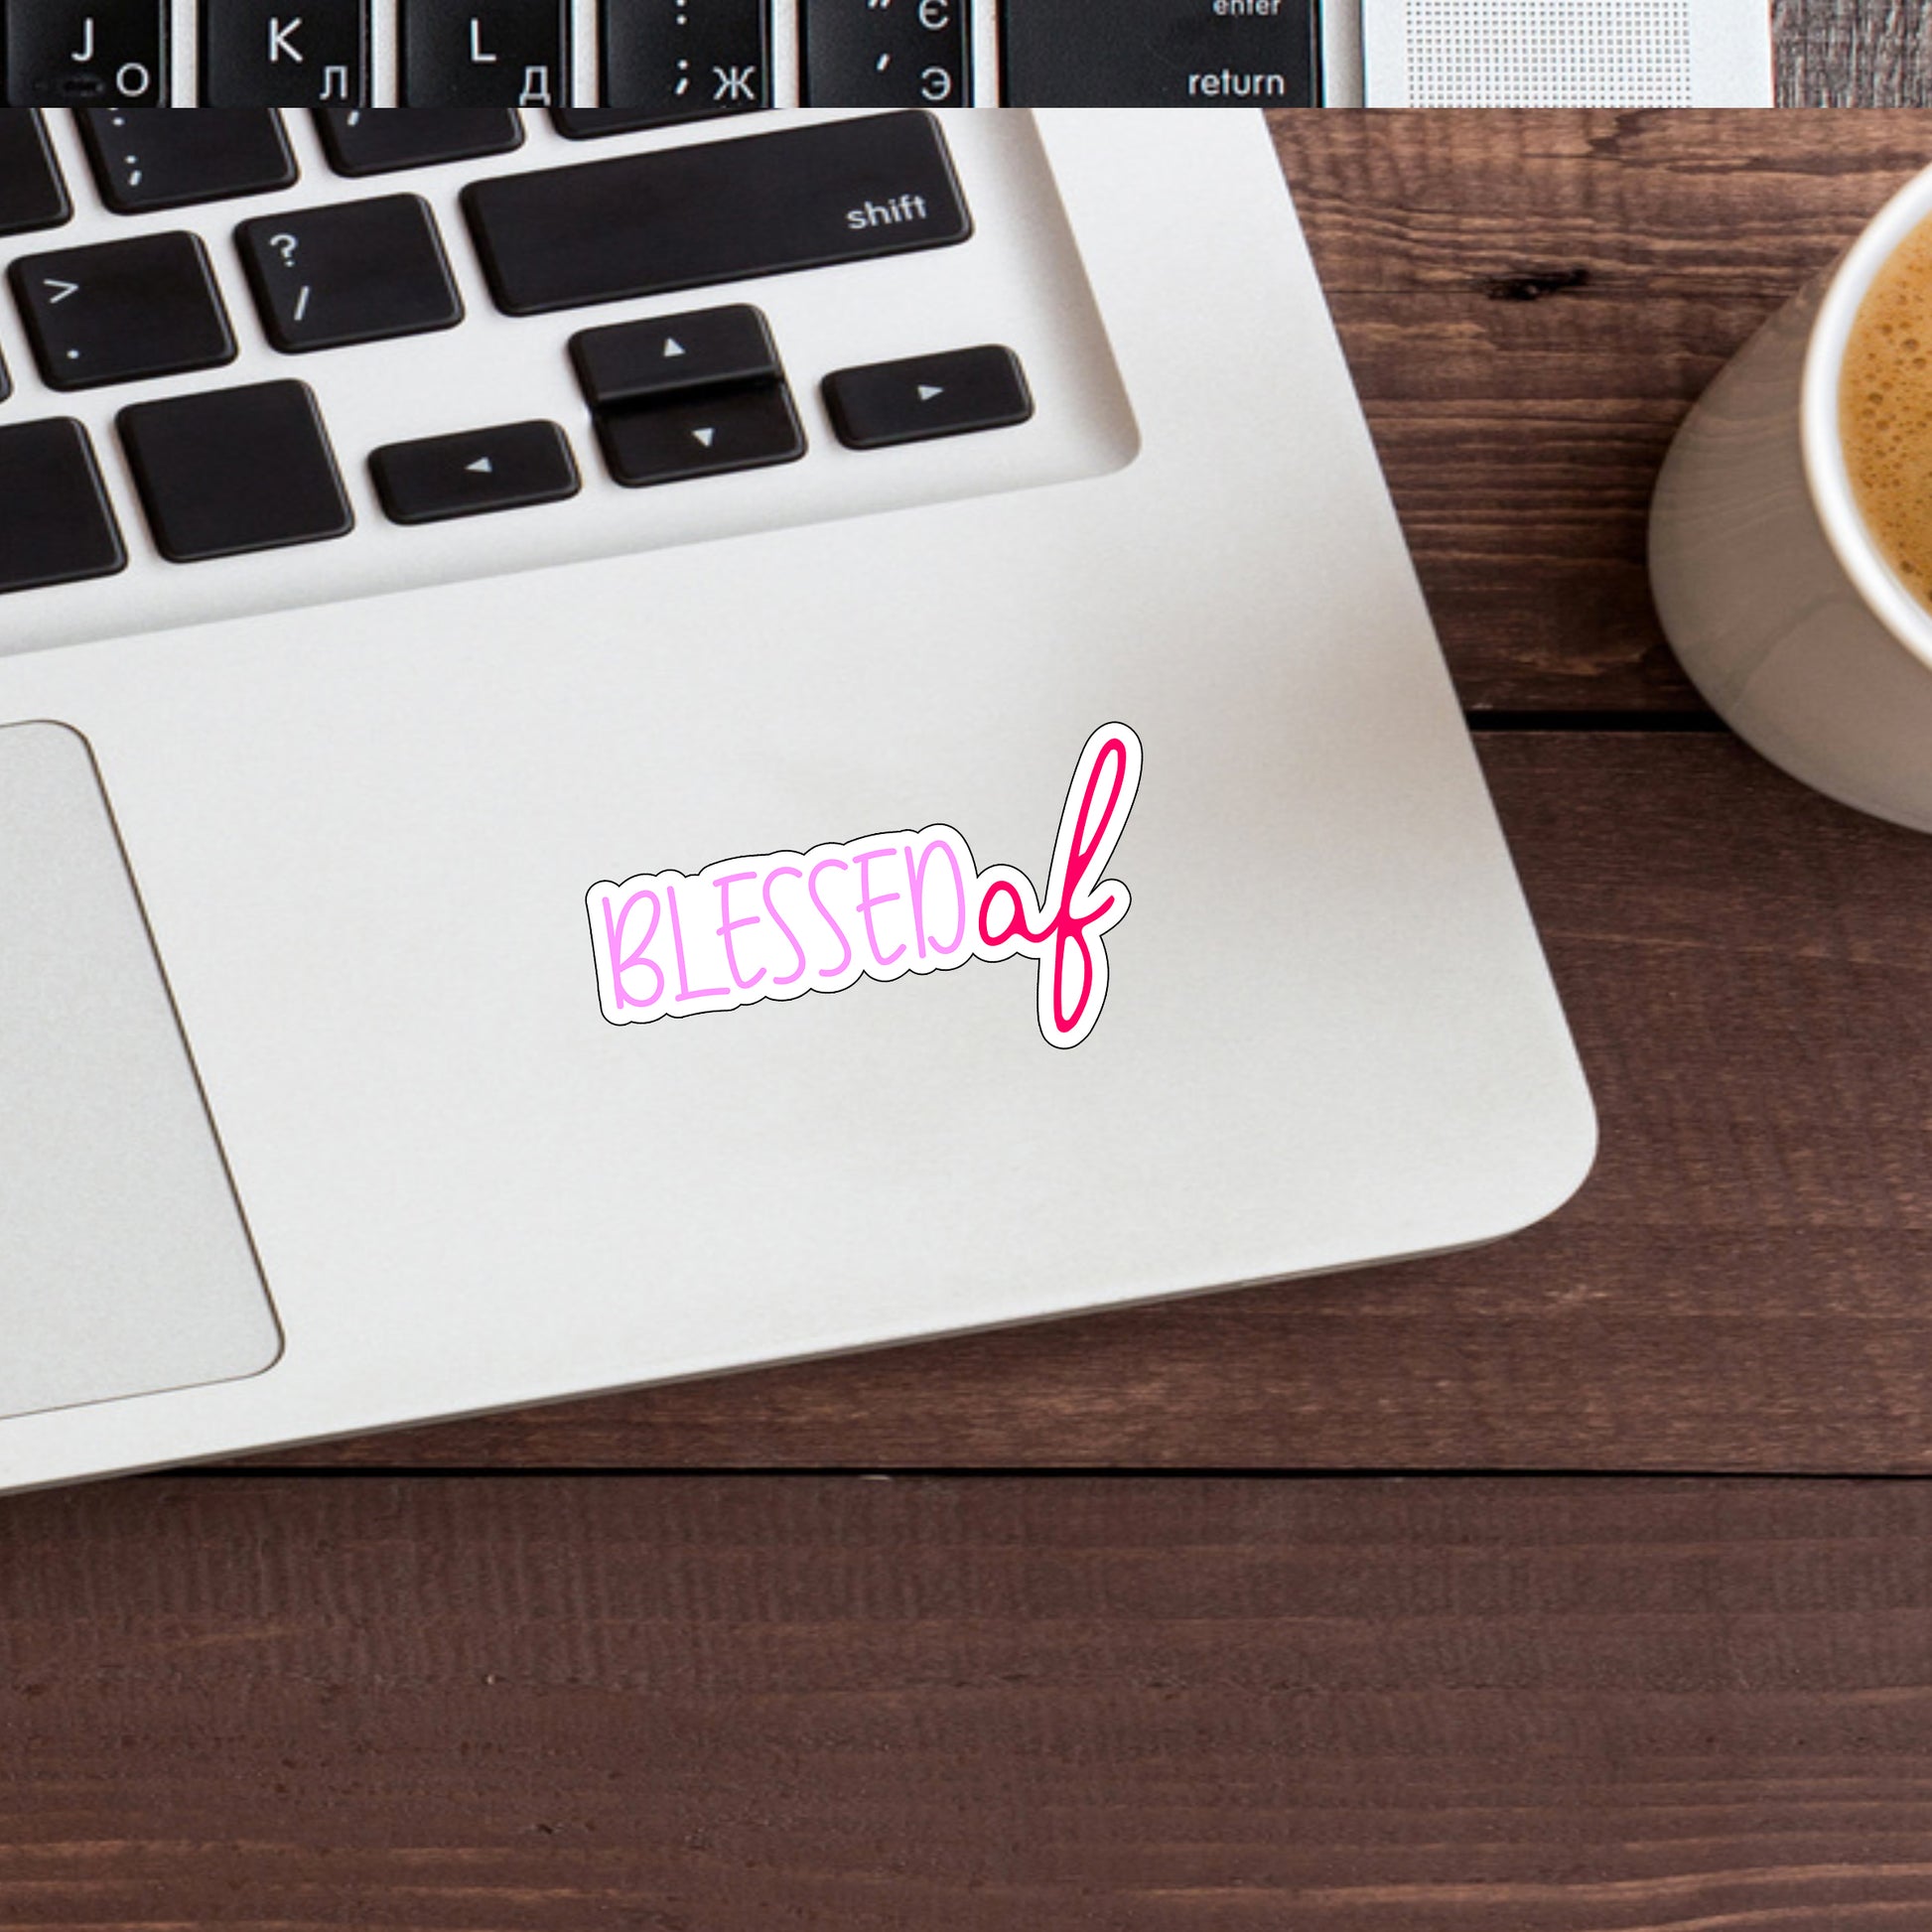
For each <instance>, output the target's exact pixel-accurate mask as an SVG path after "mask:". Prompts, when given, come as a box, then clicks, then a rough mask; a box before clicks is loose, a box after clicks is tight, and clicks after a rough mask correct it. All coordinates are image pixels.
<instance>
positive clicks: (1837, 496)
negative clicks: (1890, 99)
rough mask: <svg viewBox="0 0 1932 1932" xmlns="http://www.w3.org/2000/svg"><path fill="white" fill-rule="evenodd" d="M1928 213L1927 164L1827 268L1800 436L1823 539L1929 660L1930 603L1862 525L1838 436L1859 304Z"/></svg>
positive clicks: (1868, 600) (1875, 606)
mask: <svg viewBox="0 0 1932 1932" xmlns="http://www.w3.org/2000/svg"><path fill="white" fill-rule="evenodd" d="M1928 219H1932V167H1927V168H1924V169H1921V170H1920V172H1919V173H1918V174H1916V175H1914V176H1913V177H1912V178H1911V179H1910V180H1909V181H1907V182H1906V183H1905V184H1904V186H1903V187H1902V188H1900V189H1899V190H1898V191H1897V193H1895V194H1894V195H1893V196H1892V197H1891V199H1890V200H1889V201H1888V202H1886V204H1885V205H1884V207H1881V208H1880V209H1879V210H1878V212H1877V213H1876V214H1875V215H1873V216H1872V218H1871V219H1870V220H1869V221H1868V222H1867V223H1866V224H1865V226H1864V229H1863V232H1862V233H1861V234H1860V235H1859V238H1858V239H1857V240H1856V241H1855V242H1853V244H1852V246H1851V248H1850V249H1849V250H1848V251H1847V253H1846V255H1845V256H1844V258H1843V259H1842V260H1841V261H1840V262H1839V264H1838V267H1837V268H1836V269H1835V270H1834V271H1833V272H1832V276H1831V280H1830V282H1829V283H1828V284H1827V286H1826V289H1825V295H1824V299H1823V301H1822V302H1821V303H1820V305H1819V310H1818V315H1817V318H1816V319H1815V321H1814V322H1813V324H1812V330H1811V340H1810V342H1809V344H1808V345H1807V347H1806V350H1805V367H1804V377H1803V381H1802V384H1801V392H1800V404H1799V408H1800V422H1799V441H1800V444H1801V447H1802V452H1803V458H1804V468H1805V481H1806V484H1807V486H1808V488H1809V489H1810V491H1811V498H1812V502H1813V504H1814V506H1815V507H1816V509H1817V511H1818V518H1819V522H1820V523H1821V524H1822V526H1823V528H1824V532H1825V539H1826V541H1827V542H1828V543H1829V544H1830V545H1831V547H1832V551H1833V554H1834V555H1835V556H1836V557H1837V558H1838V561H1839V565H1840V568H1841V569H1843V570H1844V572H1845V574H1846V575H1847V576H1848V577H1849V578H1850V579H1851V580H1852V583H1853V586H1854V588H1855V589H1856V590H1857V591H1858V593H1859V596H1860V597H1861V598H1862V599H1863V602H1864V605H1865V608H1866V609H1867V610H1868V611H1870V612H1871V614H1872V615H1873V616H1874V617H1875V618H1876V619H1877V620H1878V621H1879V622H1880V623H1882V624H1883V625H1884V626H1885V628H1886V629H1887V630H1889V631H1890V632H1891V634H1892V635H1893V636H1894V637H1895V638H1897V640H1898V641H1899V643H1901V644H1902V645H1903V646H1904V647H1905V648H1906V649H1907V650H1909V651H1910V652H1911V653H1912V654H1913V656H1915V657H1917V658H1918V659H1919V660H1920V662H1922V663H1924V664H1925V665H1927V666H1928V667H1932V610H1928V609H1927V608H1926V606H1925V605H1923V604H1921V603H1920V602H1919V600H1918V598H1917V597H1916V596H1915V595H1914V594H1913V593H1912V591H1911V590H1910V589H1909V588H1907V586H1906V585H1905V583H1904V581H1903V580H1902V579H1901V578H1900V577H1899V575H1898V573H1897V572H1896V571H1895V570H1893V569H1892V567H1891V565H1890V564H1889V563H1888V562H1887V561H1886V560H1885V556H1884V553H1883V552H1882V551H1881V550H1880V549H1879V548H1878V545H1877V543H1876V541H1875V540H1874V539H1873V537H1872V535H1871V532H1870V531H1869V530H1868V529H1867V528H1866V527H1865V521H1864V516H1863V512H1862V511H1861V510H1860V508H1859V501H1858V494H1857V492H1856V491H1855V490H1854V488H1853V486H1852V474H1851V470H1850V467H1849V466H1848V465H1847V463H1846V461H1845V445H1844V442H1843V440H1842V438H1841V436H1840V412H1839V389H1840V383H1841V381H1842V378H1843V374H1844V369H1845V351H1846V348H1847V346H1848V345H1849V344H1850V342H1851V339H1852V330H1853V327H1854V326H1855V325H1856V323H1857V322H1858V319H1859V311H1860V309H1861V308H1863V305H1864V299H1865V297H1866V295H1867V294H1869V293H1870V290H1871V284H1872V282H1873V281H1874V280H1875V279H1876V278H1877V274H1878V271H1879V269H1880V268H1882V267H1883V266H1884V264H1885V263H1886V262H1887V261H1889V260H1890V259H1891V257H1892V255H1893V254H1894V253H1895V252H1896V251H1897V249H1898V247H1899V246H1900V244H1901V243H1902V242H1903V241H1904V240H1905V238H1906V236H1907V235H1909V234H1910V233H1911V232H1912V230H1913V229H1915V228H1917V227H1918V226H1920V225H1921V224H1922V223H1923V222H1925V221H1926V220H1928Z"/></svg>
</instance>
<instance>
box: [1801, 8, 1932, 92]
mask: <svg viewBox="0 0 1932 1932" xmlns="http://www.w3.org/2000/svg"><path fill="white" fill-rule="evenodd" d="M1771 23H1772V32H1773V34H1774V35H1775V37H1776V44H1777V69H1778V99H1779V101H1780V102H1781V103H1782V104H1783V105H1785V106H1789V107H1925V106H1932V36H1928V33H1927V23H1926V8H1925V6H1924V4H1923V0H1772V6H1771Z"/></svg>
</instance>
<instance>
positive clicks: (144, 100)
mask: <svg viewBox="0 0 1932 1932" xmlns="http://www.w3.org/2000/svg"><path fill="white" fill-rule="evenodd" d="M1336 3H1337V4H1342V5H1348V4H1352V3H1353V0H1336ZM0 20H4V25H5V34H4V52H5V57H6V58H5V68H4V71H5V88H6V94H5V97H6V99H7V101H8V102H10V103H11V104H12V105H14V106H20V107H78V106H89V105H93V106H118V107H162V106H208V107H324V106H330V105H336V106H342V107H356V106H369V105H382V106H409V107H427V108H455V107H578V108H584V109H598V108H610V109H614V110H618V111H621V112H624V113H627V114H630V115H636V116H643V117H646V118H648V119H651V120H654V121H656V122H658V123H659V124H663V123H666V122H669V121H673V120H681V119H688V118H693V117H697V116H702V115H707V114H719V113H735V112H737V113H742V112H746V111H750V110H754V109H758V108H761V107H771V106H789V105H801V106H825V107H877V108H884V107H963V106H972V105H979V106H990V105H997V104H1000V103H1003V102H1004V103H1005V104H1008V105H1013V106H1085V105H1100V106H1178V105H1196V106H1210V105H1217V104H1231V103H1233V102H1235V101H1240V102H1243V103H1245V104H1248V105H1255V104H1266V105H1273V106H1281V107H1293V106H1312V105H1315V104H1317V103H1318V100H1319V82H1320V58H1319V44H1320V39H1321V19H1320V9H1319V4H1318V0H0Z"/></svg>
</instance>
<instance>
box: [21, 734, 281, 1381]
mask: <svg viewBox="0 0 1932 1932" xmlns="http://www.w3.org/2000/svg"><path fill="white" fill-rule="evenodd" d="M280 1350H281V1337H280V1332H279V1329H278V1327H277V1324H276V1320H275V1315H274V1311H273V1310H272V1309H271V1307H270V1305H269V1301H268V1296H267V1293H266V1291H265V1289H264V1287H263V1285H262V1279H261V1275H260V1272H259V1270H258V1268H257V1266H256V1263H255V1258H254V1253H253V1250H252V1249H251V1247H250V1245H249V1240H248V1234H247V1230H246V1228H245V1227H244V1225H243V1223H242V1219H241V1213H240V1210H239V1208H238V1207H237V1205H236V1203H235V1197H234V1191H233V1188H232V1187H231V1185H230V1183H229V1180H228V1174H227V1170H226V1168H225V1166H224V1165H223V1162H222V1158H221V1151H220V1148H219V1146H218V1144H217V1143H216V1141H215V1137H214V1132H213V1128H212V1126H211V1124H210V1122H209V1119H208V1114H207V1106H206V1104H205V1102H204V1100H203V1097H202V1092H201V1088H200V1085H199V1083H198V1082H197V1079H196V1075H195V1069H194V1065H193V1063H192V1061H191V1060H190V1058H189V1055H188V1048H187V1045H186V1043H185V1041H184V1039H183V1037H182V1032H181V1027H180V1024H179V1022H178V1021H177V1019H176V1016H175V1010H174V1005H173V1002H172V1000H171V999H170V997H169V993H168V988H167V984H166V982H165V981H164V980H163V978H162V974H161V968H160V964H159V962H158V960H157V959H156V957H155V951H154V946H153V942H152V941H151V939H150V938H149V935H148V929H147V923H146V920H145V918H144V917H143V914H142V910H141V905H140V901H139V900H138V899H137V897H135V892H134V884H133V881H132V879H131V878H130V876H129V873H128V868H127V862H126V859H125V858H124V857H123V855H122V852H121V847H120V840H119V837H118V835H117V834H116V832H115V829H114V822H113V819H112V818H111V816H110V815H109V812H108V807H107V800H106V797H105V794H104V793H103V792H102V789H101V784H100V779H99V776H98V774H97V772H96V770H95V768H94V761H93V757H92V755H91V753H90V752H89V750H88V748H87V745H86V743H85V741H84V740H83V739H81V738H80V736H79V735H78V734H77V733H75V732H73V731H71V730H69V728H68V727H67V726H65V725H57V724H25V725H12V726H8V727H6V728H5V729H0V1416H17V1415H24V1414H27V1413H29V1412H31V1411H34V1410H41V1409H57V1408H66V1407H68V1406H69V1405H71V1404H75V1403H84V1402H100V1401H105V1400H107V1399H109V1398H111V1397H117V1396H131V1395H144V1394H150V1393H154V1392H157V1391H160V1390H164V1389H177V1388H186V1387H189V1386H192V1385H194V1384H198V1383H205V1382H217V1381H226V1380H228V1379H230V1378H233V1377H236V1376H244V1375H253V1374H257V1373H259V1372H260V1371H261V1370H262V1369H265V1368H267V1367H268V1366H269V1364H270V1363H272V1362H273V1361H274V1360H275V1358H276V1356H277V1355H278V1354H279V1353H280Z"/></svg>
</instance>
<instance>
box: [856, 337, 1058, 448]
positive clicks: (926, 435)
mask: <svg viewBox="0 0 1932 1932" xmlns="http://www.w3.org/2000/svg"><path fill="white" fill-rule="evenodd" d="M824 387H825V407H826V411H827V413H828V414H829V415H830V416H831V418H832V427H833V429H834V430H836V431H837V432H838V438H839V441H840V442H841V443H843V444H844V445H845V446H846V448H847V449H850V450H884V449H890V448H891V447H892V446H893V445H895V444H897V443H924V442H927V441H929V440H930V439H931V438H933V437H936V436H967V435H970V434H972V433H973V432H974V431H976V430H983V429H1010V428H1012V427H1013V425H1014V424H1016V423H1024V422H1026V421H1027V420H1028V419H1029V418H1030V417H1031V416H1032V415H1033V413H1034V399H1033V396H1032V394H1031V392H1030V391H1029V390H1028V388H1027V377H1026V372H1025V371H1024V370H1023V369H1022V368H1021V366H1020V358H1019V356H1017V355H1016V354H1014V352H1013V350H1012V349H1010V348H1004V347H1001V346H1000V345H998V344H994V343H989V344H985V345H982V346H980V347H978V348H955V349H949V350H947V351H946V352H944V353H943V354H939V355H911V356H907V357H906V358H905V359H904V360H903V361H899V362H870V363H867V364H866V365H865V366H864V367H862V368H854V369H839V370H836V371H835V372H834V373H833V374H831V375H828V376H827V377H826V378H825V385H824Z"/></svg>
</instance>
